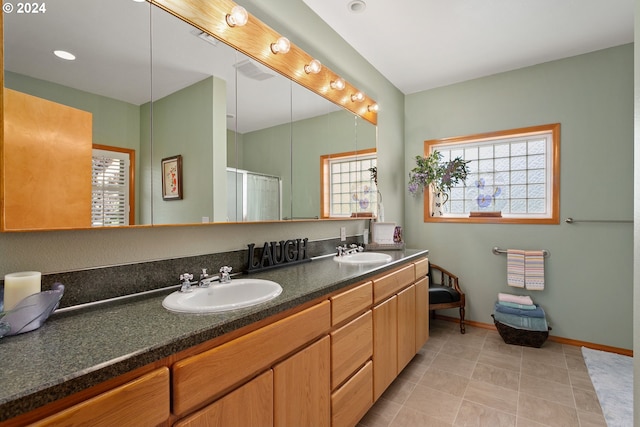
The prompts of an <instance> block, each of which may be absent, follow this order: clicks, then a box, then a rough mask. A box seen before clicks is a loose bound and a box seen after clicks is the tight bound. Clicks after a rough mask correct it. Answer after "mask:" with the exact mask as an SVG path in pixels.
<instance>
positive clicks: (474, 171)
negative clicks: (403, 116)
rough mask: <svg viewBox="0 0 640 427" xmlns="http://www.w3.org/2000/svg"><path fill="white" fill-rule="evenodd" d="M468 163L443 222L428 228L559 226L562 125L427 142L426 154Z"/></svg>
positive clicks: (428, 218)
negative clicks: (474, 224)
mask: <svg viewBox="0 0 640 427" xmlns="http://www.w3.org/2000/svg"><path fill="white" fill-rule="evenodd" d="M436 150H437V151H439V152H440V153H441V154H442V156H443V157H442V160H443V161H448V160H451V159H454V158H456V157H458V156H459V157H462V158H463V159H464V160H469V161H470V162H469V170H470V173H469V175H468V176H467V179H466V182H465V183H463V184H460V185H458V186H456V187H454V188H452V189H451V192H450V193H449V198H448V200H447V202H446V203H445V204H444V216H442V217H431V216H430V215H429V212H430V211H431V209H430V208H429V206H430V195H426V196H425V218H424V219H425V222H498V223H529V224H558V223H559V192H560V181H559V179H560V158H559V156H560V124H559V123H556V124H551V125H542V126H535V127H529V128H521V129H512V130H507V131H500V132H492V133H487V134H481V135H471V136H465V137H456V138H446V139H440V140H432V141H425V143H424V151H425V153H427V154H428V153H432V152H433V151H436Z"/></svg>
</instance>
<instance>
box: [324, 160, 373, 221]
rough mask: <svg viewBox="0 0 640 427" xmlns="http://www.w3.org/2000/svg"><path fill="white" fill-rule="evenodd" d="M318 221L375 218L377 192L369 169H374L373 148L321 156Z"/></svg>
mask: <svg viewBox="0 0 640 427" xmlns="http://www.w3.org/2000/svg"><path fill="white" fill-rule="evenodd" d="M320 163H321V175H322V176H321V180H320V186H321V189H320V195H321V196H320V198H321V202H320V203H321V208H322V218H330V217H352V216H367V215H373V216H375V215H376V214H377V207H378V190H377V188H376V186H375V183H374V181H373V178H372V174H371V171H370V169H371V168H373V167H376V164H377V153H376V150H375V148H374V149H369V150H362V151H358V152H349V153H339V154H328V155H324V156H321V158H320Z"/></svg>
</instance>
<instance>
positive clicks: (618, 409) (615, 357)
mask: <svg viewBox="0 0 640 427" xmlns="http://www.w3.org/2000/svg"><path fill="white" fill-rule="evenodd" d="M582 355H583V357H584V361H585V363H586V365H587V369H588V370H589V376H590V377H591V382H592V383H593V387H594V388H595V389H596V394H597V395H598V400H599V401H600V406H601V407H602V413H603V414H604V419H605V420H606V422H607V426H608V427H629V426H632V425H633V358H632V357H629V356H622V355H620V354H616V353H609V352H606V351H599V350H592V349H590V348H586V347H582Z"/></svg>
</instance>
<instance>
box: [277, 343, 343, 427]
mask: <svg viewBox="0 0 640 427" xmlns="http://www.w3.org/2000/svg"><path fill="white" fill-rule="evenodd" d="M330 357H331V355H330V340H329V336H326V337H324V338H322V339H321V340H320V341H318V342H316V343H314V344H312V345H310V346H308V347H307V348H305V349H304V350H301V351H299V352H298V353H296V354H294V355H293V356H291V357H290V358H288V359H286V360H285V361H283V362H281V363H280V364H278V365H276V366H275V367H274V368H273V392H274V395H273V399H274V401H273V403H274V423H275V425H276V426H278V427H302V426H313V427H328V426H329V425H330V422H331V407H330V405H331V391H330V380H331V369H330V366H329V365H330V362H329V360H330Z"/></svg>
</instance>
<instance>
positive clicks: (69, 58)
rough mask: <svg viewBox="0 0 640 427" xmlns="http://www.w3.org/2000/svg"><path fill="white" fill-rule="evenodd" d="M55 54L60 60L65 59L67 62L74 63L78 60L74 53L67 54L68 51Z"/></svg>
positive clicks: (54, 52) (59, 51)
mask: <svg viewBox="0 0 640 427" xmlns="http://www.w3.org/2000/svg"><path fill="white" fill-rule="evenodd" d="M53 54H54V55H55V56H57V57H58V58H62V59H65V60H67V61H73V60H74V59H76V56H75V55H74V54H73V53H71V52H67V51H66V50H54V51H53Z"/></svg>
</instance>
